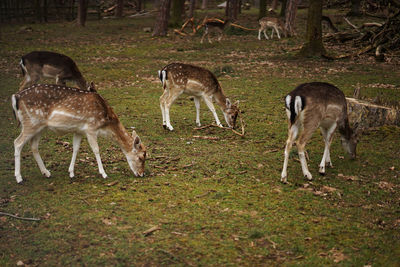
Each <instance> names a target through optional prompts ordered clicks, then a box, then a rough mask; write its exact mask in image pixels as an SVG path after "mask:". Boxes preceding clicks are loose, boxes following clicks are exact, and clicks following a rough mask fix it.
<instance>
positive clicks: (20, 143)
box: [14, 132, 32, 183]
mask: <svg viewBox="0 0 400 267" xmlns="http://www.w3.org/2000/svg"><path fill="white" fill-rule="evenodd" d="M31 138H32V135H26V134H24V132H22V133H21V134H20V135H19V136H18V137H17V139H15V140H14V157H15V179H16V180H17V183H21V182H22V176H21V151H22V148H23V147H24V145H25V144H26V142H28V141H29V139H31Z"/></svg>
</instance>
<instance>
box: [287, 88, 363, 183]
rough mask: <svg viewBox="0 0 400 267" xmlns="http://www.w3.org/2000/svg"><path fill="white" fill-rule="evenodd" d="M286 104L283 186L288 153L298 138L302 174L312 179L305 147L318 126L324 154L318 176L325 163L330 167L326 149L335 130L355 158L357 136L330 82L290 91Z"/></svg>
mask: <svg viewBox="0 0 400 267" xmlns="http://www.w3.org/2000/svg"><path fill="white" fill-rule="evenodd" d="M285 103H286V113H287V117H288V124H289V127H288V130H289V131H288V139H287V141H286V147H285V160H284V162H283V169H282V175H281V181H282V182H283V183H287V165H288V160H289V153H290V150H291V148H292V145H293V142H294V141H295V140H296V138H297V136H299V137H298V139H297V149H298V154H299V158H300V163H301V168H302V171H303V174H304V176H305V177H307V178H308V179H309V180H311V179H312V175H311V173H310V172H309V170H308V167H307V162H306V158H305V155H304V148H305V146H306V144H307V142H308V140H309V139H310V138H311V135H312V134H313V133H314V132H315V130H316V129H317V128H318V127H320V129H321V133H322V136H323V137H324V141H325V149H324V154H323V156H322V160H321V163H320V165H319V173H320V174H325V165H326V164H327V165H329V166H331V167H332V161H331V157H330V152H329V148H330V145H331V142H332V138H333V133H334V131H335V129H336V128H338V129H339V133H340V135H341V139H342V145H343V148H344V149H345V151H347V152H348V153H349V154H350V155H351V157H352V158H353V159H354V158H355V157H356V146H357V136H356V134H355V133H354V132H353V131H352V129H351V128H350V126H349V120H348V116H347V102H346V98H345V96H344V94H343V92H342V91H341V90H339V89H338V88H337V87H335V86H334V85H331V84H329V83H321V82H313V83H305V84H301V85H299V86H297V87H296V89H294V90H293V91H292V92H290V93H289V94H288V95H287V96H286V98H285Z"/></svg>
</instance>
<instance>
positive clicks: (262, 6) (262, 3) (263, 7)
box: [258, 0, 267, 19]
mask: <svg viewBox="0 0 400 267" xmlns="http://www.w3.org/2000/svg"><path fill="white" fill-rule="evenodd" d="M266 14H267V0H260V9H259V10H258V18H259V19H261V18H263V17H265V15H266Z"/></svg>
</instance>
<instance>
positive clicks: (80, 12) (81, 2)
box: [78, 0, 88, 27]
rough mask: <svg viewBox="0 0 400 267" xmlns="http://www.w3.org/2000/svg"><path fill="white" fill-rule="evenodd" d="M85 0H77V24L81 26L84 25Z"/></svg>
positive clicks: (85, 13)
mask: <svg viewBox="0 0 400 267" xmlns="http://www.w3.org/2000/svg"><path fill="white" fill-rule="evenodd" d="M87 5H88V2H87V0H79V5H78V25H79V26H81V27H84V26H85V23H86V16H87Z"/></svg>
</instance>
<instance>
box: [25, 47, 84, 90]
mask: <svg viewBox="0 0 400 267" xmlns="http://www.w3.org/2000/svg"><path fill="white" fill-rule="evenodd" d="M19 64H20V66H21V70H22V75H23V76H24V80H23V81H22V82H21V85H20V88H19V90H20V91H21V90H23V89H24V88H25V87H28V86H30V85H32V84H35V83H37V82H38V81H39V80H40V79H41V78H43V77H48V78H55V79H56V83H57V84H60V85H65V82H66V81H69V80H71V81H75V83H76V84H77V85H78V87H79V88H80V89H81V90H86V89H87V88H86V86H87V85H86V80H85V78H83V76H82V74H81V72H80V71H79V69H78V67H77V66H76V64H75V62H74V61H73V60H72V59H71V58H70V57H68V56H66V55H62V54H59V53H54V52H48V51H33V52H30V53H29V54H26V55H24V56H22V58H21V61H20V63H19Z"/></svg>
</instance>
